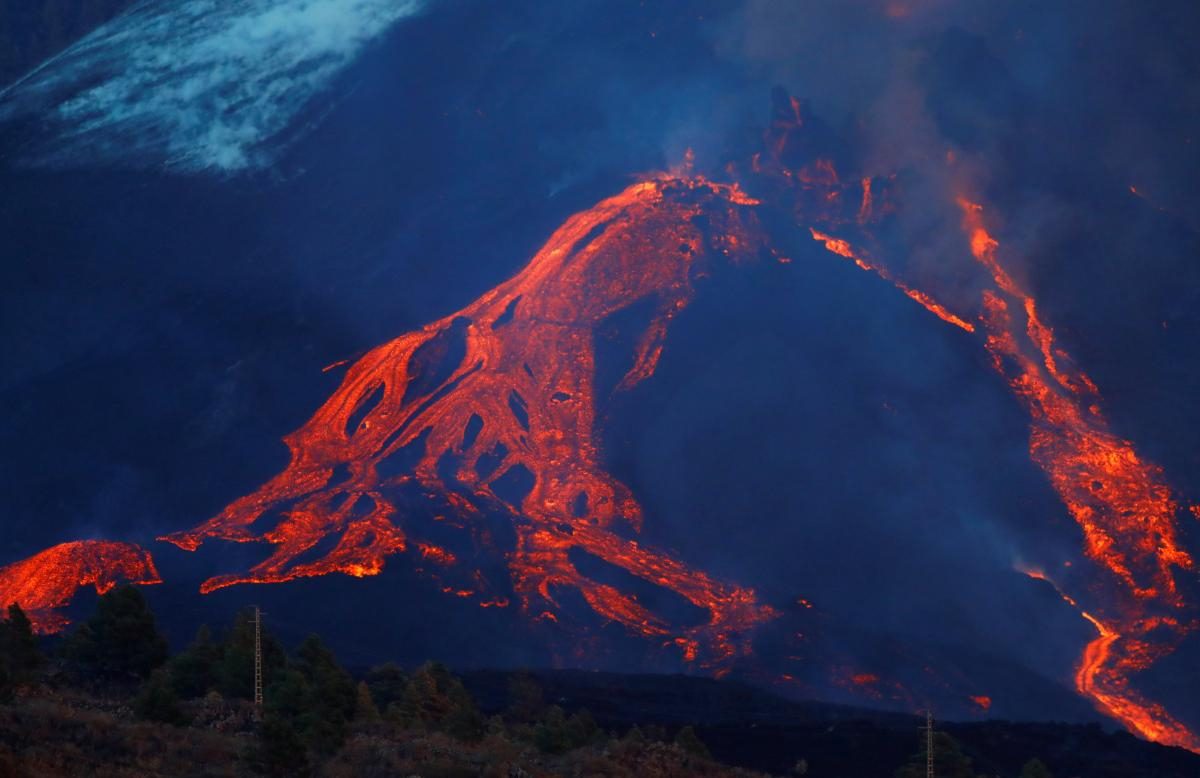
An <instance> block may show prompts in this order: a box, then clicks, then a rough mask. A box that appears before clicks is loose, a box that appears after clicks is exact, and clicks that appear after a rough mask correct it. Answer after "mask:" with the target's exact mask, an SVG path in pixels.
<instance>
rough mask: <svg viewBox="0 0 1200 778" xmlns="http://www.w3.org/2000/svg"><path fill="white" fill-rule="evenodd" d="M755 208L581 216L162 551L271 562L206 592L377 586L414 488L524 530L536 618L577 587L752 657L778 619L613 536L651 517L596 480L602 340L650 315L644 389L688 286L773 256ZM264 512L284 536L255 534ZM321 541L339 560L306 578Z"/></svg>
mask: <svg viewBox="0 0 1200 778" xmlns="http://www.w3.org/2000/svg"><path fill="white" fill-rule="evenodd" d="M756 204H757V203H756V201H754V200H752V199H751V198H749V197H747V196H746V195H745V194H744V193H743V192H742V191H741V190H740V189H738V187H737V186H736V185H729V184H719V183H714V182H711V181H709V180H707V179H705V178H703V177H699V176H691V175H690V174H687V173H681V174H679V175H674V176H668V175H663V176H660V177H656V178H653V179H651V180H646V181H642V182H640V183H637V184H634V185H633V186H630V187H629V188H628V189H626V190H625V191H623V192H621V193H620V194H618V195H616V196H615V197H611V198H609V199H607V200H604V201H603V202H601V203H599V204H597V205H596V206H595V207H593V208H591V209H589V210H587V211H584V212H582V213H579V214H576V215H574V216H572V217H571V218H569V219H568V220H567V221H566V223H565V224H563V226H562V227H560V228H559V229H558V230H557V231H556V232H555V233H554V234H553V235H552V236H551V237H550V239H549V240H548V241H547V243H546V244H545V246H543V247H542V249H541V250H540V251H539V252H538V253H537V254H536V255H535V256H534V257H533V259H532V260H531V261H530V263H529V264H528V265H527V266H526V267H525V269H524V270H522V271H521V272H520V273H518V274H517V275H516V276H515V277H513V278H512V279H510V280H509V281H507V282H505V283H503V284H501V285H500V286H498V287H496V288H495V289H492V290H491V291H489V292H487V293H486V294H484V295H483V296H482V297H481V298H480V299H478V300H477V301H475V302H474V303H472V304H471V305H469V306H467V307H466V308H464V309H462V310H461V311H458V312H457V313H454V314H451V315H450V316H447V317H446V318H444V319H441V320H439V321H436V322H434V323H432V324H430V325H427V326H426V327H424V328H423V329H421V330H419V331H417V332H413V333H409V334H406V335H402V336H400V337H399V338H397V339H395V340H393V341H391V342H390V343H387V344H385V345H383V346H380V347H378V348H376V349H374V350H373V351H371V352H369V353H367V354H366V355H365V356H363V357H362V358H361V359H360V360H359V361H358V362H357V363H356V364H355V365H354V366H353V367H351V368H350V369H349V371H348V372H347V374H346V377H345V379H344V381H343V383H342V385H341V386H340V388H339V389H338V390H337V391H336V392H335V393H334V394H333V396H332V397H330V399H329V400H328V401H327V402H326V403H325V405H323V406H322V407H321V408H320V409H319V410H318V411H317V412H316V414H315V415H314V416H313V418H312V419H311V420H310V421H309V422H308V423H307V424H305V425H304V427H302V428H301V429H299V430H298V431H296V432H294V433H292V434H291V435H289V436H287V438H285V442H286V443H287V445H288V447H289V449H290V450H291V462H290V463H289V464H288V466H287V468H286V469H285V470H284V471H283V472H282V473H280V474H279V475H278V476H276V477H275V478H273V479H272V480H270V481H268V482H267V483H265V484H264V485H263V486H262V487H261V488H260V489H259V490H258V491H256V492H254V493H253V494H251V495H248V496H246V497H243V498H241V499H239V500H237V501H235V502H234V503H232V504H231V505H229V506H228V507H227V508H226V509H225V510H224V511H223V512H222V513H221V514H220V515H218V516H216V517H214V518H212V519H211V520H209V521H208V522H206V523H204V524H203V525H201V526H199V527H197V528H195V529H193V530H191V531H186V532H180V533H177V534H174V535H171V536H169V537H167V538H165V539H166V540H169V541H171V542H173V543H175V544H177V545H178V546H180V547H181V548H185V549H189V550H190V549H195V548H196V547H197V546H198V545H199V544H200V543H201V542H203V541H204V540H205V539H208V538H220V539H224V540H232V541H255V540H265V541H267V542H269V543H271V544H273V545H274V546H275V547H276V548H275V551H274V553H273V554H272V555H271V556H270V557H269V558H268V559H266V560H265V561H264V562H262V563H261V564H259V565H257V566H255V567H254V568H252V569H251V570H250V571H248V572H247V573H244V574H229V575H223V576H219V577H216V578H213V579H210V580H209V581H207V582H205V583H204V585H203V587H202V590H203V591H204V592H211V591H213V590H215V589H218V588H220V587H223V586H229V585H232V584H237V583H243V582H257V583H267V582H280V581H287V580H289V579H293V578H296V577H298V576H315V575H323V574H326V573H330V572H335V571H337V572H343V573H349V574H351V575H356V576H365V575H373V574H376V573H378V572H379V571H380V570H381V569H382V567H383V564H384V558H385V557H387V556H388V555H390V554H394V553H397V552H402V551H405V550H406V548H407V545H408V539H407V537H406V533H405V530H403V529H401V527H400V526H399V524H398V518H399V516H398V513H399V510H398V508H397V507H396V504H395V502H394V501H393V499H392V498H391V497H390V494H389V493H390V492H393V491H394V490H395V489H397V488H398V487H401V486H403V485H405V484H415V485H417V486H419V487H420V488H421V489H423V490H424V491H425V492H426V493H433V494H434V495H440V496H442V497H444V498H445V499H446V500H448V501H449V502H450V503H451V505H452V506H453V507H454V508H455V511H454V512H455V513H456V514H458V517H457V518H458V520H460V521H461V520H464V519H467V518H469V517H471V516H473V515H477V514H478V513H479V511H481V510H483V509H484V508H485V507H488V506H493V507H503V508H505V509H507V510H508V511H509V512H510V513H511V514H513V515H515V516H518V517H519V518H520V520H519V521H514V530H515V532H516V536H517V540H516V548H515V550H513V551H512V553H511V554H509V555H508V564H509V567H510V572H511V577H512V583H513V590H514V592H515V593H516V595H517V597H518V600H519V602H520V604H521V606H522V607H523V608H524V610H525V612H526V613H528V614H530V615H531V616H533V617H535V618H539V619H550V620H553V621H559V618H558V615H556V614H560V612H561V608H560V603H559V602H558V601H557V600H556V597H557V596H561V595H559V594H558V590H559V588H560V587H568V588H574V589H576V590H577V591H578V592H579V593H581V594H582V596H583V599H584V600H585V601H586V603H587V605H588V606H590V608H591V609H592V610H593V611H595V612H596V613H597V614H599V615H600V616H601V617H603V618H605V619H609V620H612V621H615V622H618V623H620V624H622V625H624V626H625V627H627V628H628V629H630V630H631V631H633V632H634V633H636V634H641V635H644V636H647V637H651V638H656V639H660V640H662V642H663V645H670V646H675V647H676V648H677V649H678V650H679V651H680V654H681V656H682V657H683V658H684V659H685V660H688V661H690V660H692V659H693V658H696V657H697V655H698V653H701V652H702V653H703V658H704V661H705V662H706V663H709V664H711V663H715V662H719V661H722V660H725V659H728V658H731V657H733V656H735V655H737V654H739V653H743V652H745V651H746V650H748V646H749V633H750V631H751V629H752V628H753V627H754V626H756V625H757V624H760V623H761V622H763V621H765V620H767V619H769V618H771V617H772V615H773V611H772V610H771V609H770V608H769V607H767V606H765V605H762V604H759V603H758V602H757V601H756V599H755V595H754V593H753V591H751V590H749V589H745V588H742V587H739V586H735V585H731V584H726V583H723V582H720V581H717V580H714V579H713V578H711V577H709V576H708V575H706V574H704V573H702V572H699V571H696V570H692V569H690V568H689V567H688V566H686V565H685V564H684V563H683V562H680V561H678V560H675V559H672V558H670V557H668V556H666V555H664V554H661V553H659V552H656V551H653V550H651V549H648V548H644V547H643V546H641V545H640V544H638V543H637V541H636V540H630V539H627V537H625V536H623V535H622V534H620V532H619V530H620V529H621V526H618V525H623V526H624V527H625V528H627V529H629V530H633V531H636V530H638V529H640V527H641V523H642V511H641V507H640V506H639V504H638V502H637V500H636V499H635V498H634V496H633V494H632V493H631V492H630V490H629V489H628V488H627V487H626V486H625V485H624V484H622V483H620V482H619V481H617V480H616V479H615V478H613V477H612V476H611V475H610V474H608V473H607V472H605V470H604V468H603V466H602V465H601V462H600V451H599V445H598V442H597V440H596V429H595V427H596V402H597V398H596V394H595V387H594V379H595V361H596V357H595V345H594V338H595V334H596V330H597V327H599V326H600V325H601V324H602V323H603V322H604V321H605V320H607V319H608V318H609V317H611V316H612V315H613V314H616V313H618V312H620V311H622V310H625V309H627V308H629V307H630V306H631V305H634V304H635V303H639V302H643V301H646V302H648V304H650V305H652V307H653V315H652V316H651V319H650V322H649V324H648V325H647V326H646V328H645V331H644V332H643V333H642V334H641V337H640V340H639V342H638V344H637V346H636V353H635V355H634V358H633V360H632V366H631V367H630V368H629V369H628V372H626V373H625V375H624V377H623V378H622V379H621V381H620V383H619V384H618V387H617V390H618V391H619V390H623V389H628V388H630V387H632V386H634V385H636V384H638V383H639V382H641V381H643V380H645V379H646V378H648V377H649V376H650V375H652V374H653V373H654V370H655V366H656V364H657V362H658V359H659V356H660V354H661V352H662V345H663V340H664V338H665V336H666V333H667V328H668V325H669V324H670V322H671V320H672V318H673V317H675V316H676V315H677V314H678V313H679V312H680V311H681V310H683V309H684V308H685V307H686V306H687V305H688V303H689V301H690V300H691V298H692V294H693V280H694V279H696V278H697V277H698V276H700V275H702V274H704V273H706V272H708V268H709V267H711V266H712V264H713V263H714V262H715V261H730V262H741V261H745V260H749V259H752V258H753V257H755V256H756V252H757V251H758V250H759V249H760V248H761V246H762V244H763V238H762V236H761V234H760V231H759V228H758V227H757V222H756V220H755V218H754V214H753V212H752V209H751V206H754V205H756ZM405 457H409V458H410V459H405ZM393 458H394V459H393ZM397 461H402V462H410V461H412V462H415V465H411V466H409V465H407V464H405V465H403V466H396V465H395V463H396V462H397ZM448 462H449V463H451V464H450V465H449V467H448V466H447V463H448ZM506 479H507V480H508V481H509V482H511V481H513V480H516V481H521V480H523V481H524V482H525V484H526V485H527V491H526V492H525V493H524V494H523V495H519V494H518V495H514V494H513V493H512V492H510V491H508V490H506V489H502V488H501V486H500V485H501V484H502V483H503V482H504V481H505V480H506ZM269 514H273V515H274V516H275V517H276V518H278V522H277V523H276V524H275V526H273V527H269V528H265V529H264V530H262V531H260V532H256V531H255V529H256V527H255V525H256V524H257V523H259V522H260V521H261V522H263V523H267V522H268V521H269V519H267V516H268V515H269ZM329 536H334V537H338V538H339V539H338V540H337V543H336V546H334V547H333V548H332V549H331V550H329V551H328V552H327V553H325V554H324V555H323V556H321V557H320V558H317V559H307V560H306V558H305V557H306V555H307V556H311V555H312V554H313V553H314V552H315V551H319V550H320V549H318V548H317V546H318V543H319V542H320V541H322V540H323V539H325V538H326V537H329ZM418 548H419V549H420V553H421V554H422V555H423V556H424V557H426V558H429V559H432V561H434V562H435V563H437V564H438V565H448V564H453V563H454V561H456V560H455V558H454V557H453V556H452V555H448V554H445V553H441V550H440V549H438V550H437V551H434V550H433V549H434V548H435V546H433V545H431V544H424V545H419V546H418ZM580 551H582V552H586V553H588V554H591V555H593V556H595V557H599V558H600V559H601V560H604V561H605V562H607V563H609V564H611V565H615V566H617V567H619V568H621V569H623V570H625V571H627V572H628V573H631V574H632V575H634V576H636V577H638V578H640V579H643V580H644V581H647V582H649V583H651V584H654V585H657V586H659V587H663V588H665V589H669V590H671V591H673V592H675V593H677V594H679V595H681V596H682V597H684V598H686V599H687V600H688V601H690V602H691V603H692V604H694V605H696V606H698V607H699V608H701V609H703V610H704V611H706V612H707V614H708V618H707V620H706V622H705V623H704V624H702V625H701V626H698V627H694V628H690V629H678V628H676V627H674V626H673V625H672V624H671V623H670V622H669V621H668V620H667V619H665V618H663V617H662V616H660V615H658V614H656V613H654V612H652V611H651V610H649V609H648V608H646V607H645V606H643V605H642V604H641V603H639V601H638V599H637V597H636V595H633V594H626V593H623V592H621V591H619V590H618V589H617V588H615V587H614V586H611V585H608V584H605V583H600V582H597V581H593V580H591V579H589V578H587V577H586V576H584V575H582V574H581V573H580V572H579V571H578V570H577V569H576V567H575V565H574V564H573V563H572V561H571V559H570V555H571V553H572V552H574V553H578V552H580ZM484 587H485V584H484V583H483V581H482V579H481V578H480V579H479V580H478V586H477V587H476V588H477V589H479V590H480V591H472V590H469V589H459V590H458V591H455V592H454V593H456V594H461V595H462V596H471V595H473V594H479V595H483V594H484V592H483V591H482V589H483V588H484ZM448 588H449V587H448ZM492 602H495V600H494V599H493V600H492ZM481 604H482V603H481Z"/></svg>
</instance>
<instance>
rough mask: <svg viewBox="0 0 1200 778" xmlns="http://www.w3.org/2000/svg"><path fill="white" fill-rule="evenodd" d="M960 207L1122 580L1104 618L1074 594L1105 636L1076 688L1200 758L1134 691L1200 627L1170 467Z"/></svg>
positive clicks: (989, 303) (1010, 359) (1105, 594)
mask: <svg viewBox="0 0 1200 778" xmlns="http://www.w3.org/2000/svg"><path fill="white" fill-rule="evenodd" d="M864 199H865V191H864ZM958 206H959V208H960V209H961V211H962V213H963V228H964V230H965V232H966V234H967V237H968V241H969V245H970V252H971V255H972V256H973V257H974V259H975V260H976V262H977V263H978V264H979V266H980V267H981V268H982V269H983V270H984V271H985V272H986V274H987V277H988V281H989V282H990V283H989V286H990V287H991V288H988V289H986V290H985V291H984V292H983V300H982V313H981V316H980V321H981V325H982V337H983V339H984V342H983V345H984V348H985V349H986V350H987V351H988V353H989V354H990V355H991V357H992V365H993V367H994V368H995V369H996V371H997V372H998V373H1000V374H1001V375H1002V376H1003V377H1004V378H1005V380H1006V382H1007V384H1008V386H1009V388H1010V390H1011V391H1012V392H1013V394H1014V395H1015V396H1016V397H1017V399H1018V400H1019V401H1020V403H1021V405H1022V406H1023V407H1024V408H1025V411H1026V412H1027V413H1028V414H1029V417H1030V443H1029V451H1030V457H1031V459H1032V460H1033V461H1034V463H1035V464H1037V465H1038V466H1039V467H1040V468H1041V469H1042V470H1043V471H1044V472H1045V473H1046V475H1047V477H1048V478H1049V481H1050V484H1051V486H1052V487H1053V488H1054V490H1055V492H1056V493H1057V494H1058V496H1059V498H1060V499H1061V500H1062V502H1063V504H1064V505H1065V506H1066V508H1067V512H1068V513H1069V514H1070V515H1071V517H1072V518H1073V519H1074V520H1075V521H1076V523H1077V524H1078V525H1079V527H1080V529H1081V530H1082V532H1083V539H1084V553H1085V554H1086V555H1087V556H1088V557H1089V558H1090V559H1092V560H1093V561H1094V562H1096V563H1097V564H1098V565H1100V566H1101V568H1102V569H1104V570H1106V571H1107V572H1108V573H1109V574H1111V576H1112V581H1111V582H1100V583H1098V584H1097V585H1096V586H1094V587H1093V589H1095V590H1096V591H1095V594H1096V596H1098V597H1099V598H1100V600H1101V602H1102V605H1099V606H1097V607H1096V608H1095V610H1096V612H1097V613H1099V614H1100V616H1099V617H1097V616H1093V615H1092V613H1089V612H1088V611H1084V610H1082V609H1081V608H1079V606H1078V604H1077V603H1076V601H1075V600H1074V599H1071V598H1070V597H1067V596H1066V595H1065V594H1063V597H1064V599H1065V600H1066V601H1067V602H1068V603H1070V604H1071V605H1072V606H1073V607H1076V608H1077V609H1078V610H1079V612H1080V614H1081V615H1082V616H1083V617H1084V618H1085V619H1086V620H1087V621H1089V622H1090V623H1091V624H1092V626H1093V627H1095V629H1096V631H1097V637H1096V639H1095V640H1093V641H1091V642H1090V643H1089V644H1088V645H1087V646H1086V647H1085V648H1084V652H1083V655H1082V656H1081V658H1080V661H1079V665H1078V667H1077V670H1076V674H1075V686H1076V689H1077V690H1078V691H1079V693H1080V694H1082V695H1083V696H1085V697H1087V698H1089V699H1091V700H1092V701H1093V702H1094V703H1095V704H1096V706H1097V707H1098V708H1099V709H1100V710H1101V711H1102V712H1103V713H1105V714H1106V715H1109V716H1112V717H1113V718H1115V719H1117V720H1119V721H1121V722H1122V723H1123V724H1125V725H1126V726H1127V727H1129V728H1130V729H1132V730H1133V731H1135V732H1138V733H1139V734H1141V735H1142V736H1144V737H1146V738H1148V739H1150V740H1153V741H1155V742H1159V743H1165V744H1169V745H1177V746H1182V747H1184V748H1188V749H1190V750H1193V751H1197V752H1200V737H1197V736H1196V735H1195V734H1194V733H1192V732H1191V731H1190V730H1189V729H1188V728H1187V727H1186V726H1185V725H1183V724H1182V723H1180V722H1179V721H1177V720H1176V719H1175V718H1173V717H1172V716H1171V715H1170V714H1169V713H1168V712H1167V711H1166V710H1165V708H1163V706H1161V705H1159V704H1158V703H1155V702H1152V701H1149V700H1147V699H1145V698H1144V697H1143V696H1142V695H1141V694H1140V693H1138V692H1137V691H1136V690H1135V689H1133V688H1132V685H1131V682H1130V678H1131V676H1133V675H1134V674H1136V673H1138V672H1140V671H1143V670H1145V669H1146V668H1148V667H1149V666H1150V665H1152V664H1153V663H1154V662H1155V661H1157V660H1158V659H1160V658H1162V657H1163V656H1165V655H1167V654H1169V653H1171V652H1172V651H1173V650H1174V649H1175V648H1176V646H1177V645H1178V644H1179V642H1180V641H1181V640H1182V639H1183V638H1184V637H1185V636H1186V635H1187V634H1189V633H1190V632H1191V631H1193V630H1194V629H1195V628H1196V626H1197V625H1196V622H1195V621H1194V620H1192V621H1184V620H1182V619H1181V618H1180V616H1179V612H1180V611H1181V610H1185V609H1186V610H1188V612H1191V610H1192V609H1191V606H1190V605H1189V604H1188V603H1186V602H1185V601H1184V599H1183V596H1182V594H1181V593H1180V591H1179V589H1178V586H1177V583H1176V580H1175V571H1176V570H1193V569H1194V563H1193V560H1192V558H1191V556H1190V555H1189V554H1188V553H1187V551H1185V550H1184V549H1183V548H1182V547H1181V544H1180V541H1179V538H1178V532H1177V528H1176V524H1175V522H1176V516H1177V515H1178V513H1179V511H1180V505H1179V503H1178V501H1177V500H1176V499H1175V497H1174V496H1173V494H1172V492H1171V489H1170V487H1169V486H1168V484H1167V482H1166V479H1165V477H1164V475H1163V472H1162V469H1161V468H1160V467H1158V466H1157V465H1155V464H1153V463H1150V462H1147V461H1145V460H1144V459H1142V458H1141V457H1140V456H1139V455H1138V453H1137V452H1136V450H1135V449H1134V447H1133V444H1132V443H1131V442H1130V441H1128V440H1125V439H1123V438H1121V437H1119V436H1118V435H1116V434H1114V433H1113V432H1112V431H1111V429H1110V428H1109V425H1108V422H1107V420H1106V419H1105V418H1104V416H1103V414H1102V412H1101V410H1100V407H1099V404H1098V403H1099V400H1100V397H1099V390H1098V389H1097V387H1096V385H1095V383H1093V382H1092V380H1091V379H1090V378H1089V377H1088V376H1087V375H1086V374H1085V373H1083V372H1082V371H1080V370H1078V369H1077V368H1075V367H1074V365H1073V364H1072V362H1071V359H1070V356H1069V355H1068V354H1067V353H1066V352H1065V351H1064V350H1063V349H1062V348H1061V347H1059V346H1058V345H1056V343H1055V341H1054V333H1053V331H1052V330H1051V328H1050V327H1049V326H1047V325H1046V324H1045V323H1044V322H1042V321H1041V319H1040V318H1039V316H1038V313H1037V304H1036V301H1035V300H1034V298H1033V297H1032V295H1030V294H1029V293H1028V292H1026V291H1025V290H1024V289H1023V288H1022V287H1021V285H1020V284H1018V283H1017V282H1016V280H1015V279H1013V277H1012V276H1011V275H1010V274H1009V273H1008V272H1007V271H1006V270H1005V269H1004V267H1003V265H1002V264H1001V263H1000V260H999V258H998V257H997V250H998V248H999V243H998V242H997V241H996V240H995V239H994V238H993V237H992V236H991V235H990V234H989V233H988V231H987V229H986V228H985V226H984V224H983V209H982V207H981V206H979V205H978V204H976V203H973V202H971V201H969V200H967V199H966V198H961V197H960V198H959V199H958ZM810 232H811V234H812V237H813V239H814V240H817V241H818V242H820V243H822V244H823V245H824V246H825V248H826V249H827V250H828V251H830V252H832V253H834V254H836V255H838V256H841V257H844V258H846V259H849V260H851V261H853V262H854V263H855V264H856V265H857V266H858V267H860V268H862V269H864V270H869V271H872V272H874V273H876V274H878V275H879V276H880V277H882V278H883V279H885V280H888V281H890V282H891V283H893V284H894V285H895V286H896V287H897V288H898V289H900V291H902V292H904V293H905V294H906V295H908V296H909V297H910V298H912V299H914V300H916V301H917V302H919V303H921V304H922V305H923V306H924V307H925V308H926V309H927V310H929V311H930V312H931V313H933V314H935V315H936V316H938V317H939V318H940V319H942V320H943V321H946V322H948V323H950V324H954V325H955V326H957V327H960V328H961V329H964V330H966V331H967V332H974V330H975V327H974V326H971V325H970V324H969V323H967V322H965V321H963V320H961V319H959V317H957V316H955V315H954V314H949V313H948V311H946V309H945V308H944V307H943V306H941V305H940V304H939V303H937V302H936V301H935V300H934V299H933V298H932V297H931V296H929V295H927V294H925V293H923V292H916V294H913V290H911V289H910V288H909V287H908V286H906V285H905V284H903V283H900V282H898V281H896V280H895V279H894V278H893V277H892V276H891V274H890V273H889V272H888V271H887V269H886V268H884V267H883V266H882V265H880V264H879V263H877V262H873V261H871V260H869V259H867V258H866V257H867V255H866V253H865V252H864V251H862V250H861V249H857V248H855V247H853V246H851V245H850V243H849V242H848V241H846V240H844V239H841V238H836V237H833V236H831V235H828V234H826V233H824V232H821V231H819V230H817V229H814V228H810ZM1035 577H1038V578H1043V579H1044V578H1045V577H1044V576H1043V575H1040V574H1038V575H1037V576H1035ZM1045 580H1048V579H1045ZM1114 583H1115V586H1114V585H1113V584H1114ZM1055 588H1056V590H1057V586H1056V587H1055ZM1058 591H1059V593H1060V594H1062V592H1061V590H1058Z"/></svg>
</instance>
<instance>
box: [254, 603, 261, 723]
mask: <svg viewBox="0 0 1200 778" xmlns="http://www.w3.org/2000/svg"><path fill="white" fill-rule="evenodd" d="M262 686H263V672H262V611H261V610H259V608H258V606H257V605H255V606H254V713H255V715H257V716H262V705H263V690H262Z"/></svg>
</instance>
